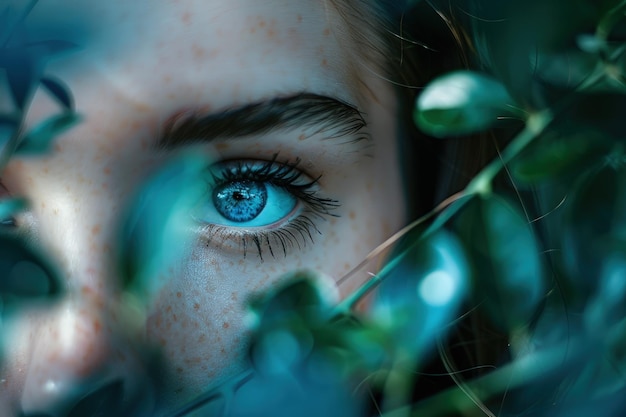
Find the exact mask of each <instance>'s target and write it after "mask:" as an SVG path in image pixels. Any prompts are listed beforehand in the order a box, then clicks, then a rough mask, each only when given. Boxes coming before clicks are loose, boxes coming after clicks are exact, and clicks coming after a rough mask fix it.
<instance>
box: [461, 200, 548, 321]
mask: <svg viewBox="0 0 626 417" xmlns="http://www.w3.org/2000/svg"><path fill="white" fill-rule="evenodd" d="M455 225H456V227H455V229H456V230H457V231H458V235H459V238H460V239H461V240H462V242H463V244H464V246H465V248H466V249H467V253H468V259H469V260H470V262H471V263H472V269H473V272H474V285H473V288H474V294H475V296H476V297H477V300H476V301H477V302H481V303H483V305H484V307H485V308H486V310H487V312H488V313H490V316H491V318H492V319H493V321H494V322H495V323H496V324H499V325H500V326H502V327H504V328H505V329H507V330H510V329H514V328H516V327H518V326H520V325H524V324H527V323H528V322H529V321H530V320H531V318H532V316H533V314H534V313H535V312H536V309H537V307H538V306H539V303H540V302H541V301H542V299H543V297H544V294H545V279H544V270H543V265H542V260H541V257H540V249H539V247H538V244H537V242H536V240H535V237H534V235H533V231H532V230H531V228H530V226H529V224H528V222H527V221H526V219H525V218H524V217H523V216H522V215H521V214H520V213H519V212H518V210H517V209H515V208H514V207H513V206H512V205H511V204H510V203H509V202H508V201H506V200H504V199H503V198H501V197H498V196H496V195H493V194H490V195H488V196H481V198H475V199H474V200H472V201H471V202H469V203H468V204H467V206H466V207H465V209H464V210H463V211H461V212H460V213H459V216H458V217H457V219H456V221H455Z"/></svg>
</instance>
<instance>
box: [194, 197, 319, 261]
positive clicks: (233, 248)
mask: <svg viewBox="0 0 626 417" xmlns="http://www.w3.org/2000/svg"><path fill="white" fill-rule="evenodd" d="M298 205H299V206H302V207H299V208H297V209H296V211H297V212H298V213H297V215H295V217H293V218H291V217H290V218H289V220H288V221H287V222H284V221H283V222H279V223H280V225H277V226H275V227H274V228H267V227H260V228H256V229H243V228H242V229H238V228H236V227H230V226H221V225H215V224H205V225H202V226H201V228H200V230H199V233H201V234H202V235H203V238H204V239H206V242H205V244H206V246H207V247H209V246H216V247H217V249H220V250H225V251H227V252H239V253H243V255H244V258H246V257H247V256H249V255H250V253H251V252H257V254H258V256H259V258H260V259H261V260H263V259H264V255H265V254H266V252H267V253H269V255H270V256H271V257H272V258H276V256H277V255H280V254H282V255H283V256H288V255H289V253H290V252H291V251H293V250H294V249H295V250H303V249H304V248H306V247H307V246H308V245H312V244H314V243H315V242H314V236H316V235H321V234H322V233H321V232H320V230H319V228H318V227H317V225H316V224H315V221H314V220H313V219H314V218H315V219H316V220H321V219H322V215H321V214H319V213H316V212H314V211H312V210H310V209H307V208H306V207H304V205H303V203H299V204H298Z"/></svg>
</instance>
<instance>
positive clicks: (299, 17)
mask: <svg viewBox="0 0 626 417" xmlns="http://www.w3.org/2000/svg"><path fill="white" fill-rule="evenodd" d="M296 20H297V21H298V23H302V15H300V14H299V15H298V16H297V18H296Z"/></svg>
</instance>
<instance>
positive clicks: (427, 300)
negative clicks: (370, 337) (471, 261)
mask: <svg viewBox="0 0 626 417" xmlns="http://www.w3.org/2000/svg"><path fill="white" fill-rule="evenodd" d="M409 243H410V242H409ZM398 250H399V252H400V253H402V254H403V258H402V260H401V261H400V262H399V263H398V264H397V266H396V267H395V268H394V269H393V270H391V271H390V272H389V273H388V275H386V276H385V277H384V281H383V282H382V283H381V285H380V287H379V289H378V291H377V294H376V299H375V301H374V305H373V308H372V311H373V317H374V319H375V320H376V322H378V323H379V324H380V325H381V326H383V327H385V328H389V329H391V333H392V334H393V337H394V340H395V341H396V343H397V344H398V346H399V347H401V348H403V349H406V350H408V351H410V352H411V353H413V354H415V355H417V356H420V355H421V354H424V352H425V351H427V350H428V349H430V348H431V347H432V346H433V343H434V342H435V340H436V338H437V337H438V336H441V334H442V329H445V327H446V324H448V322H449V321H450V320H451V319H452V318H453V317H454V316H455V314H456V313H457V310H458V308H459V306H460V304H461V302H462V301H463V300H464V297H465V295H466V291H467V289H468V268H467V263H466V260H465V254H464V251H463V249H462V247H461V246H460V244H459V242H458V241H457V239H456V238H455V237H454V236H453V235H451V234H450V233H448V232H446V231H444V230H440V231H438V232H437V233H435V234H433V235H432V236H430V237H429V238H427V239H426V240H424V241H422V242H420V244H419V245H417V246H415V247H414V248H413V249H411V251H410V252H409V253H405V252H404V251H403V249H402V247H400V248H399V249H398ZM393 259H394V258H393V257H392V261H391V262H394V261H393Z"/></svg>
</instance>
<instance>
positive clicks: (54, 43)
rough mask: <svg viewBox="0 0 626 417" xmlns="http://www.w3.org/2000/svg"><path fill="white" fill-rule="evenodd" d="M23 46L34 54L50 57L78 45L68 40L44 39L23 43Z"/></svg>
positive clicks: (73, 48) (76, 47)
mask: <svg viewBox="0 0 626 417" xmlns="http://www.w3.org/2000/svg"><path fill="white" fill-rule="evenodd" d="M23 48H28V49H30V51H29V52H30V53H32V54H34V55H36V56H41V57H51V56H53V55H59V54H62V53H65V52H69V51H72V50H75V49H78V45H77V44H75V43H74V42H70V41H64V40H58V39H50V40H46V41H38V42H30V43H27V44H25V45H24V46H23Z"/></svg>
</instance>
